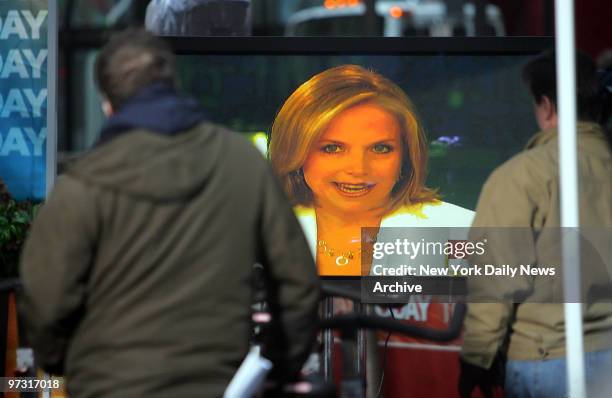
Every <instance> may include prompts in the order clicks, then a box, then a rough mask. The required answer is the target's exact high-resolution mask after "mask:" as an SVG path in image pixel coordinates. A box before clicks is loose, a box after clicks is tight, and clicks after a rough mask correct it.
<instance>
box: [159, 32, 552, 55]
mask: <svg viewBox="0 0 612 398" xmlns="http://www.w3.org/2000/svg"><path fill="white" fill-rule="evenodd" d="M163 38H164V39H166V40H167V41H168V42H169V43H170V45H171V47H172V49H173V51H174V52H175V53H176V54H177V55H190V54H193V55H197V54H200V55H202V54H211V55H213V54H219V55H223V54H225V55H239V54H257V55H289V54H292V55H300V54H304V55H315V54H326V55H391V54H396V55H398V54H406V55H408V54H413V55H432V54H439V55H443V54H447V55H468V54H469V55H479V54H482V55H519V54H533V55H537V54H538V53H540V52H542V51H544V50H547V49H552V48H553V47H554V44H555V42H554V37H549V36H544V37H518V36H517V37H274V36H258V37H254V36H249V37H183V36H181V37H177V36H164V37H163Z"/></svg>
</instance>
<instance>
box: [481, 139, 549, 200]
mask: <svg viewBox="0 0 612 398" xmlns="http://www.w3.org/2000/svg"><path fill="white" fill-rule="evenodd" d="M557 151H558V149H557V146H556V141H550V142H547V143H545V144H543V145H538V146H536V147H533V148H529V149H524V150H522V151H521V152H519V153H517V154H516V155H514V156H512V157H511V158H510V159H508V160H506V161H505V162H504V163H502V164H501V165H499V166H498V167H496V168H495V169H494V170H493V171H492V172H491V174H490V175H489V177H488V178H487V180H486V182H485V186H494V187H496V189H499V188H502V189H505V188H508V189H514V188H513V187H517V186H523V187H525V186H531V185H534V184H535V185H538V186H544V185H546V184H547V183H548V182H549V181H550V180H551V179H554V178H555V177H556V176H557V175H558V167H559V164H558V154H557Z"/></svg>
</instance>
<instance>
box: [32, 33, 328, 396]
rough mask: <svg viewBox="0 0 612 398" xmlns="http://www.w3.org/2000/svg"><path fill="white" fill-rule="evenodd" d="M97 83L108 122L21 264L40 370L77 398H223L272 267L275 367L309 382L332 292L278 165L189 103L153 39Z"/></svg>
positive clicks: (112, 52) (129, 40)
mask: <svg viewBox="0 0 612 398" xmlns="http://www.w3.org/2000/svg"><path fill="white" fill-rule="evenodd" d="M96 78H97V83H98V85H99V88H100V91H101V94H102V97H103V109H104V111H105V113H106V114H107V116H109V119H108V120H107V122H106V124H105V125H104V127H103V129H102V131H101V135H100V140H99V142H98V143H97V144H96V145H95V147H94V148H93V149H92V150H91V151H90V152H89V153H87V154H86V155H84V156H83V157H82V158H81V159H80V160H78V161H77V162H76V163H75V164H74V165H72V166H71V167H70V168H69V169H68V171H67V172H66V173H65V175H63V176H61V177H60V178H59V179H58V180H57V183H56V184H55V186H54V188H53V191H52V193H51V194H50V196H49V197H48V199H47V201H46V203H45V205H44V206H43V207H42V209H41V210H40V212H39V214H38V216H37V218H36V220H35V222H34V224H33V226H32V229H31V234H30V236H29V238H28V240H27V243H26V245H25V249H24V252H23V256H22V262H21V276H22V279H23V296H22V297H21V304H20V307H21V311H22V312H21V313H22V314H23V316H24V318H25V323H26V327H27V332H28V336H29V341H30V343H31V345H32V346H33V348H34V351H35V358H36V361H37V363H38V364H39V365H40V366H41V367H42V368H43V369H45V370H47V371H48V372H50V373H52V374H58V375H62V374H63V375H65V378H66V383H67V390H68V394H69V395H70V396H71V397H93V396H97V397H99V396H105V397H145V396H146V397H162V396H163V397H167V396H177V397H179V396H180V397H191V396H193V397H195V396H197V397H202V396H220V395H222V394H223V391H224V390H225V388H226V386H227V384H228V383H229V381H230V380H231V378H232V376H233V375H234V373H235V372H236V370H237V369H238V367H239V365H240V363H241V362H242V360H243V359H244V357H245V355H246V354H247V352H248V349H249V338H250V334H251V304H252V303H251V300H252V295H253V287H252V283H251V277H252V270H253V265H254V263H260V264H262V265H263V267H264V270H265V277H266V279H267V281H266V282H267V283H266V285H267V287H268V297H269V303H270V308H271V311H272V316H273V319H275V320H276V322H275V325H277V327H276V329H275V330H274V331H273V333H274V336H275V339H274V340H273V342H274V347H269V348H270V350H269V351H270V356H271V358H270V359H271V360H272V361H273V363H274V372H275V375H276V377H277V378H279V379H288V378H291V377H294V376H295V375H296V374H297V373H298V372H299V369H300V367H301V365H302V363H303V361H304V360H305V359H306V357H307V356H308V353H309V350H310V349H311V347H312V343H313V341H314V336H315V328H316V324H317V322H316V320H317V305H318V300H319V294H320V291H319V286H318V279H317V275H316V268H315V266H314V264H313V260H312V255H311V254H310V251H309V249H308V246H307V244H306V242H305V238H304V237H303V235H302V231H301V229H300V226H299V224H298V222H297V221H296V219H295V216H294V214H293V211H292V209H291V207H290V205H289V203H288V202H287V201H286V199H285V197H284V194H283V192H282V190H281V188H280V186H279V185H278V183H277V181H276V179H275V177H274V176H273V173H272V172H271V170H270V169H269V167H268V164H267V162H266V161H265V159H264V157H263V156H262V155H261V154H260V153H259V152H258V151H257V150H256V149H255V148H254V147H253V146H252V145H251V144H250V143H249V142H248V141H247V140H245V139H243V138H242V137H240V136H238V135H237V134H234V133H232V132H230V131H228V130H226V129H224V128H223V127H220V126H217V125H214V124H212V123H209V122H207V121H206V118H205V116H204V114H203V112H202V110H201V109H200V107H199V105H198V104H197V102H196V101H195V100H193V99H191V98H187V97H184V96H181V95H179V94H178V93H177V91H176V89H175V83H174V82H175V77H174V57H173V54H172V52H171V51H170V49H169V48H168V47H167V45H166V44H165V42H163V41H162V40H161V39H158V38H156V37H154V36H152V35H150V34H149V33H147V32H145V31H143V30H130V31H126V32H123V33H121V34H119V35H118V36H116V37H114V38H112V39H111V41H110V42H109V43H108V44H107V45H106V46H105V47H104V48H103V49H102V51H101V53H100V55H99V57H98V59H97V63H96ZM281 354H282V355H281Z"/></svg>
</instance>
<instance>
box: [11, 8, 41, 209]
mask: <svg viewBox="0 0 612 398" xmlns="http://www.w3.org/2000/svg"><path fill="white" fill-rule="evenodd" d="M47 16H48V9H47V2H46V1H33V0H3V1H0V177H1V178H2V179H3V180H4V182H5V183H6V185H7V186H8V189H9V192H10V193H11V195H13V196H14V197H15V198H16V199H42V198H44V196H45V184H46V183H45V178H46V175H45V170H46V167H45V164H46V145H47V57H48V49H47Z"/></svg>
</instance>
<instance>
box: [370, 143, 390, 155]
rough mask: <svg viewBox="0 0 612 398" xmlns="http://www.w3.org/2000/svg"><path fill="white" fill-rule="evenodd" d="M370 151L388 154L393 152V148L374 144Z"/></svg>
mask: <svg viewBox="0 0 612 398" xmlns="http://www.w3.org/2000/svg"><path fill="white" fill-rule="evenodd" d="M372 150H373V151H374V152H375V153H389V152H391V151H392V150H393V147H392V146H391V145H387V144H376V145H374V146H373V147H372Z"/></svg>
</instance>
